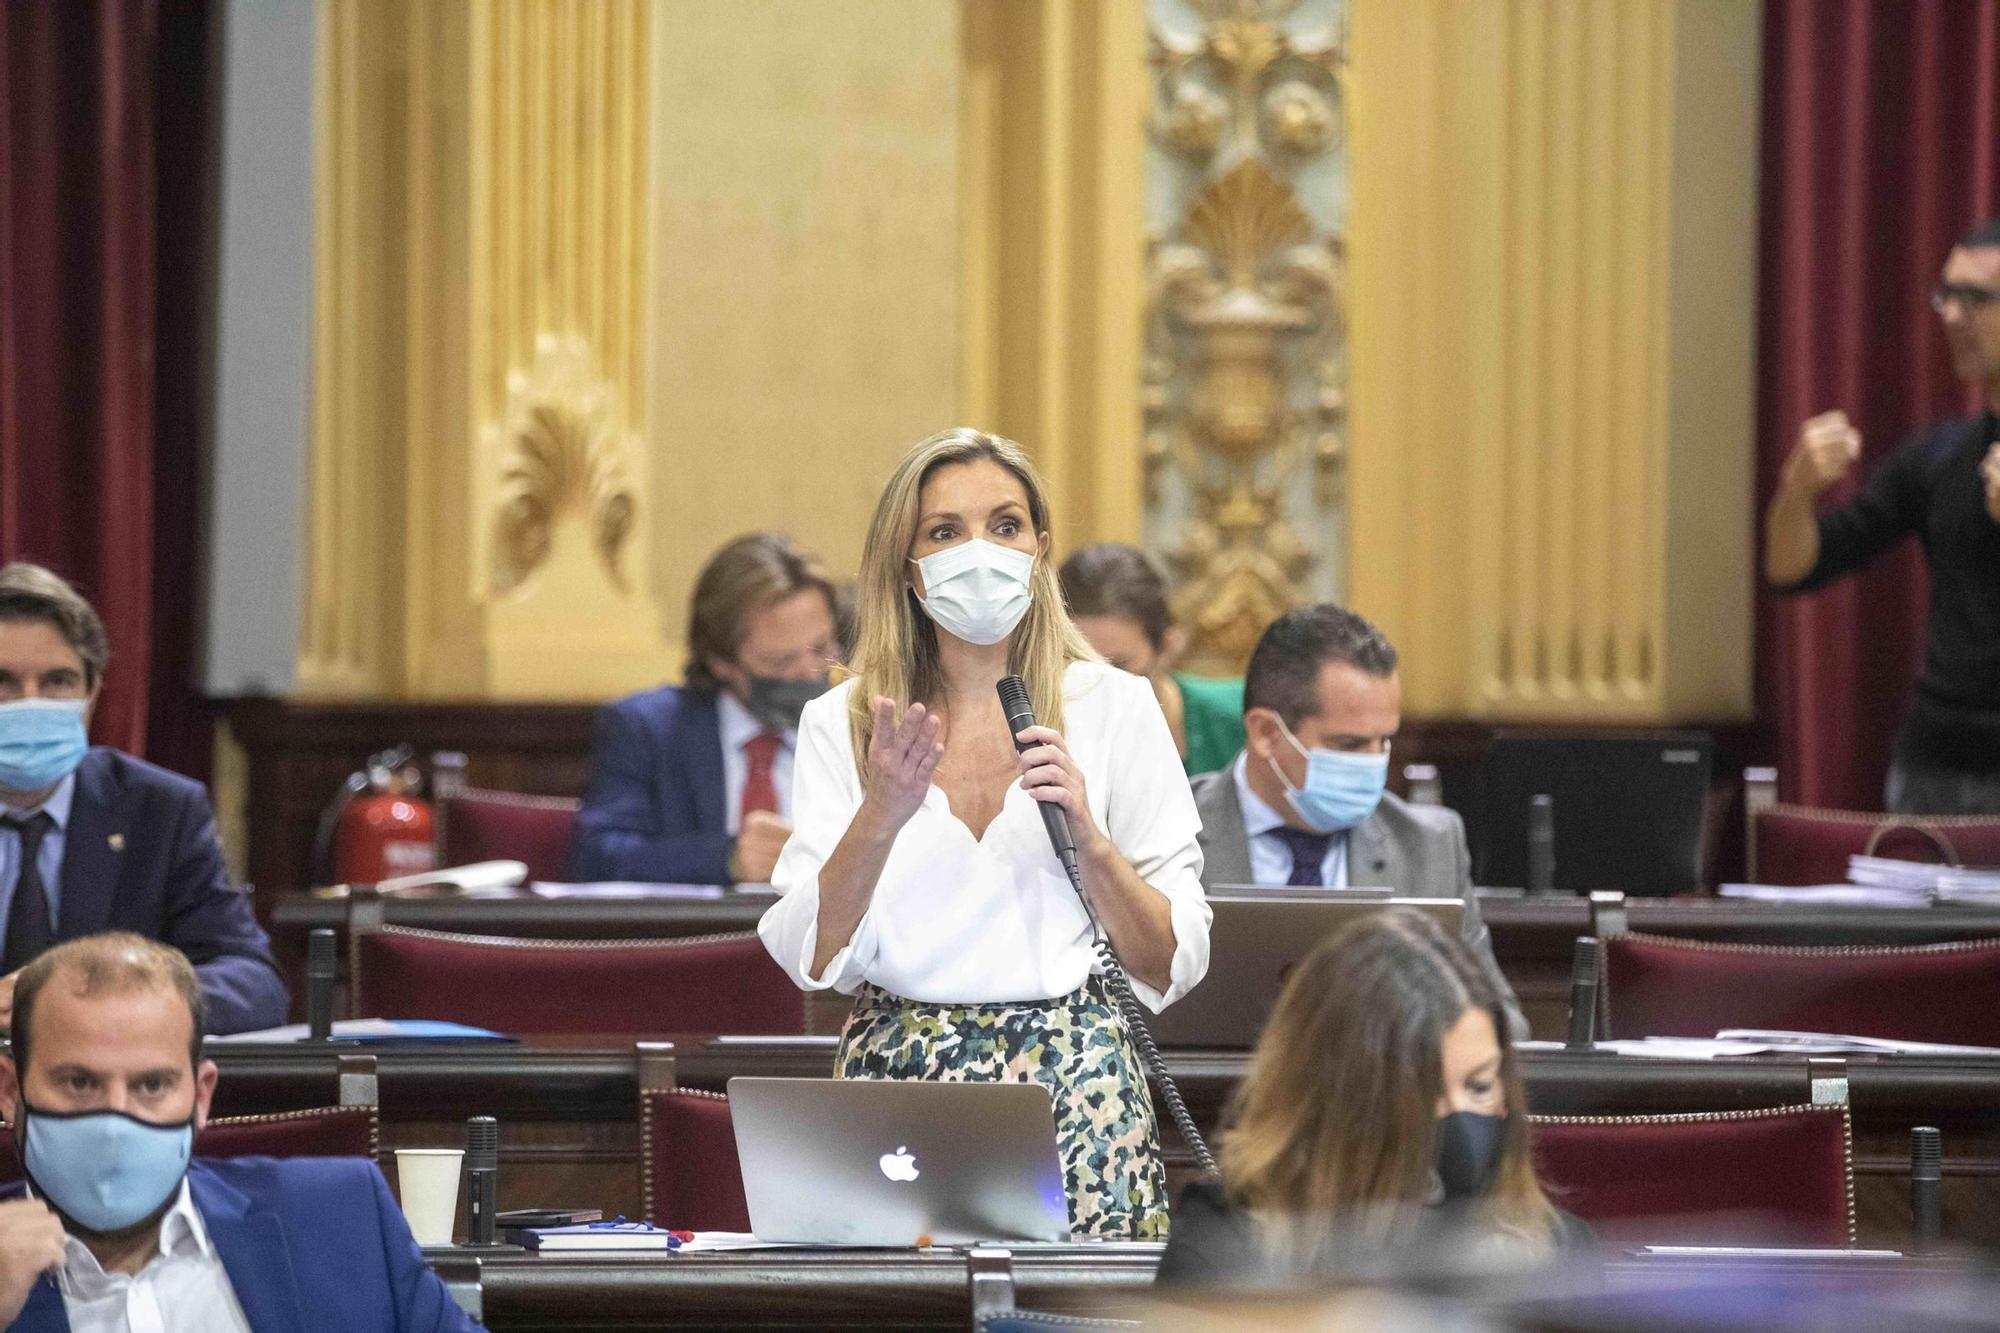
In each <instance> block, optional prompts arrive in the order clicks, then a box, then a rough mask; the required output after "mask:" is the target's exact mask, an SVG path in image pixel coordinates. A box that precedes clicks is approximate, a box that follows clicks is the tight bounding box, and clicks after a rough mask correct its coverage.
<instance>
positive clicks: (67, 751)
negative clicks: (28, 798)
mask: <svg viewBox="0 0 2000 1333" xmlns="http://www.w3.org/2000/svg"><path fill="white" fill-rule="evenodd" d="M84 706H85V701H84V700H82V699H16V700H14V701H13V702H12V703H5V704H0V791H14V792H27V791H41V790H43V789H44V788H46V787H53V786H55V785H56V784H57V783H58V782H61V781H62V780H63V779H64V778H66V777H68V776H69V775H70V773H71V772H72V771H74V770H75V768H76V766H77V765H78V764H80V763H82V762H83V756H84V753H85V752H86V751H88V750H89V749H90V741H89V738H88V737H86V736H85V735H84V729H83V711H84Z"/></svg>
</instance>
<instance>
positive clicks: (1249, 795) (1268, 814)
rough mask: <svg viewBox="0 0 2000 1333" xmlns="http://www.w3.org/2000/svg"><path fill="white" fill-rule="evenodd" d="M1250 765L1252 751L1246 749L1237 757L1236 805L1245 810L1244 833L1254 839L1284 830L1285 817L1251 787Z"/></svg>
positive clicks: (1235, 774) (1235, 773)
mask: <svg viewBox="0 0 2000 1333" xmlns="http://www.w3.org/2000/svg"><path fill="white" fill-rule="evenodd" d="M1249 765H1250V751H1249V750H1247V749H1246V750H1244V751H1243V753H1241V754H1239V755H1237V756H1236V767H1235V769H1234V770H1233V774H1234V776H1235V778H1236V804H1237V805H1239V806H1241V807H1242V809H1243V832H1244V833H1245V834H1246V835H1247V836H1249V837H1252V838H1254V837H1256V836H1257V835H1258V834H1260V833H1269V832H1270V831H1271V830H1272V829H1274V828H1282V827H1283V826H1284V823H1285V817H1284V816H1283V815H1281V814H1279V813H1278V812H1277V811H1276V810H1273V809H1272V808H1271V806H1270V803H1269V802H1267V801H1266V800H1265V799H1264V798H1263V797H1261V796H1259V795H1258V794H1257V793H1256V791H1255V790H1254V789H1253V788H1252V787H1251V786H1250V769H1249Z"/></svg>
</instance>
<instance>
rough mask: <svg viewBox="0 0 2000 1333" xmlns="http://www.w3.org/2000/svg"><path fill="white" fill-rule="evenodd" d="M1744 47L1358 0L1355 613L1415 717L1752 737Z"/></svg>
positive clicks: (1354, 54)
mask: <svg viewBox="0 0 2000 1333" xmlns="http://www.w3.org/2000/svg"><path fill="white" fill-rule="evenodd" d="M1758 31H1759V15H1758V7H1757V6H1755V5H1748V4H1741V3H1738V2H1737V0H1624V2H1623V3H1619V4H1587V3H1576V4H1554V5H1521V4H1513V3H1509V2H1508V0H1353V26H1352V39H1351V59H1352V64H1351V66H1350V74H1349V80H1348V98H1349V100H1348V106H1349V113H1350V123H1351V126H1352V136H1353V141H1352V163H1353V177H1352V179H1353V198H1354V209H1353V223H1352V230H1351V233H1350V246H1351V249H1350V254H1351V257H1352V305H1351V318H1352V340H1351V347H1352V409H1351V419H1350V420H1351V429H1350V437H1349V439H1350V458H1351V461H1350V477H1349V497H1350V500H1349V510H1350V524H1351V527H1350V533H1351V537H1350V543H1349V557H1348V559H1349V571H1350V572H1349V589H1350V597H1351V600H1352V602H1353V604H1354V605H1355V606H1356V608H1357V609H1359V610H1361V611H1362V612H1363V613H1365V614H1367V615H1369V616H1371V617H1373V618H1375V619H1376V620H1378V621H1379V622H1380V623H1381V624H1382V625H1383V627H1384V628H1385V629H1386V630H1387V631H1388V632H1389V634H1390V636H1391V637H1392V638H1393V639H1395V640H1396V642H1397V643H1398V645H1399V647H1401V648H1402V650H1403V655H1404V664H1405V665H1404V683H1405V708H1406V711H1409V712H1411V713H1416V714H1423V715H1430V716H1465V717H1503V718H1505V717H1514V718H1523V719H1557V720H1574V721H1598V722H1619V721H1635V722H1637V721H1657V720H1669V719H1674V718H1705V719H1719V718H1724V717H1730V716H1743V715H1747V712H1748V709H1749V704H1750V673H1749V651H1750V591H1751V587H1752V579H1753V578H1754V573H1753V571H1752V569H1751V564H1750V549H1751V548H1750V524H1751V513H1750V501H1749V496H1750V457H1751V450H1750V440H1751V428H1752V420H1751V413H1752V407H1753V401H1752V384H1751V369H1752V358H1753V334H1754V301H1755V287H1756V283H1755V267H1754V261H1755V245H1756V180H1757V161H1756V124H1757V70H1758Z"/></svg>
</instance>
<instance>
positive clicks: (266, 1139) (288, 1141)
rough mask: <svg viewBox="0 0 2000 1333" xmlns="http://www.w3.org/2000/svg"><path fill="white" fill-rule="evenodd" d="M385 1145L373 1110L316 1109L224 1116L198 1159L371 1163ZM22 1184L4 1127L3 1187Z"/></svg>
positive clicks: (198, 1148)
mask: <svg viewBox="0 0 2000 1333" xmlns="http://www.w3.org/2000/svg"><path fill="white" fill-rule="evenodd" d="M380 1145H381V1118H380V1116H378V1115H377V1113H376V1109H375V1108H374V1107H373V1106H315V1107H312V1108H311V1109H309V1110H304V1111H279V1112H276V1113H274V1114H271V1115H244V1116H224V1117H222V1118H221V1119H217V1120H211V1121H209V1122H208V1123H207V1124H206V1125H204V1126H202V1129H201V1132H200V1133H199V1134H197V1135H195V1139H194V1153H195V1156H197V1157H366V1158H368V1159H369V1160H370V1161H373V1160H375V1157H376V1154H377V1150H378V1148H379V1147H380ZM20 1178H21V1158H20V1153H19V1151H18V1150H17V1149H16V1148H15V1146H14V1133H13V1126H11V1125H7V1124H5V1123H0V1183H10V1182H12V1181H16V1180H19V1179H20Z"/></svg>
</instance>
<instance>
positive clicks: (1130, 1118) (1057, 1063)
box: [833, 977, 1167, 1240]
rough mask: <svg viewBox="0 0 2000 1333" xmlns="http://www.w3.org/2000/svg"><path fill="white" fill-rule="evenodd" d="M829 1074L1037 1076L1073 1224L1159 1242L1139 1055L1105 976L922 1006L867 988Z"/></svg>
mask: <svg viewBox="0 0 2000 1333" xmlns="http://www.w3.org/2000/svg"><path fill="white" fill-rule="evenodd" d="M833 1072H834V1077H835V1078H931V1079H941V1080H944V1081H947V1082H978V1081H986V1082H995V1083H1000V1082H1008V1083H1027V1082H1035V1083H1039V1084H1041V1085H1042V1086H1043V1087H1045V1088H1047V1089H1048V1090H1049V1093H1050V1095H1051V1096H1052V1097H1053V1098H1054V1099H1055V1116H1056V1147H1057V1150H1058V1151H1059V1153H1060V1154H1061V1157H1062V1168H1063V1183H1064V1185H1065V1186H1066V1188H1067V1192H1068V1194H1069V1224H1070V1231H1071V1233H1072V1234H1074V1235H1078V1236H1096V1237H1101V1238H1104V1239H1107V1240H1163V1239H1165V1238H1166V1234H1167V1181H1166V1171H1165V1169H1164V1167H1163V1166H1162V1165H1161V1161H1160V1145H1159V1136H1158V1134H1157V1132H1156V1129H1155V1126H1154V1121H1153V1099H1152V1095H1151V1093H1150V1092H1148V1090H1147V1088H1146V1079H1145V1074H1144V1070H1143V1067H1142V1066H1141V1065H1140V1063H1139V1056H1138V1052H1137V1051H1136V1050H1134V1049H1133V1046H1132V1043H1131V1041H1130V1040H1129V1039H1128V1038H1127V1037H1126V1036H1125V1025H1124V1023H1123V1021H1122V1020H1121V1019H1120V1017H1119V1014H1118V1009H1117V1006H1116V1005H1115V1004H1114V1003H1113V1002H1112V1000H1111V997H1110V994H1109V992H1108V991H1107V990H1106V989H1105V986H1104V982H1103V979H1102V978H1099V977H1092V978H1090V980H1089V981H1088V982H1086V983H1085V984H1084V986H1083V988H1082V989H1081V990H1078V991H1077V992H1075V993H1074V994H1072V995H1066V996H1063V997H1061V998H1059V999H1054V1000H1039V1001H1028V1002H1025V1003H1020V1004H921V1003H919V1002H917V1001H915V1000H906V999H903V998H902V997H901V996H897V995H891V994H890V993H889V992H887V991H885V990H882V989H880V988H878V987H876V986H872V985H865V984H864V985H863V986H862V987H861V990H860V993H859V994H857V995H856V996H855V998H854V1011H853V1013H851V1014H850V1015H848V1019H847V1023H846V1025H845V1026H844V1027H843V1028H842V1029H841V1033H840V1053H839V1055H838V1056H837V1057H836V1059H835V1061H834V1071H833Z"/></svg>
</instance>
